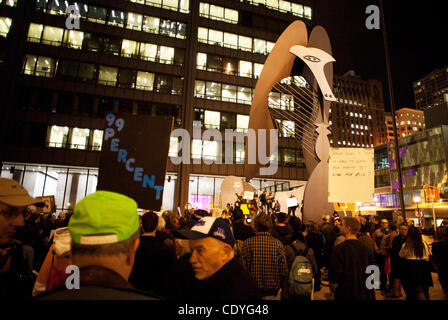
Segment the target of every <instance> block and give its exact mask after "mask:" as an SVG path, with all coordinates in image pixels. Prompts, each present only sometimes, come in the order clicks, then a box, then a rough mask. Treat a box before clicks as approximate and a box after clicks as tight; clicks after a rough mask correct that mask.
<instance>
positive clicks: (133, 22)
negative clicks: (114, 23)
mask: <svg viewBox="0 0 448 320" xmlns="http://www.w3.org/2000/svg"><path fill="white" fill-rule="evenodd" d="M142 25H143V15H141V14H136V13H133V12H128V19H127V24H126V28H127V29H133V30H142Z"/></svg>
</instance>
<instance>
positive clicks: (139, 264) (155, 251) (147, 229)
mask: <svg viewBox="0 0 448 320" xmlns="http://www.w3.org/2000/svg"><path fill="white" fill-rule="evenodd" d="M159 220H163V218H162V217H159V216H158V215H157V214H156V213H155V212H153V211H148V212H146V213H145V214H144V215H143V217H142V227H143V234H142V235H141V236H140V246H139V248H138V250H137V253H136V255H135V263H134V266H133V269H132V272H131V275H130V277H129V283H131V284H132V285H133V286H134V287H135V288H138V289H141V290H145V291H151V292H155V293H157V294H159V295H162V293H163V286H164V281H165V278H166V274H167V272H168V271H169V270H170V268H171V267H172V265H173V264H174V262H175V261H176V253H175V248H174V246H171V247H168V246H167V245H165V244H164V242H163V241H160V240H158V239H157V238H156V236H155V234H156V230H157V226H158V224H159ZM168 241H171V240H168ZM154 275H157V276H154Z"/></svg>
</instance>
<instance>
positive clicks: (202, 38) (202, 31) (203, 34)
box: [198, 27, 208, 43]
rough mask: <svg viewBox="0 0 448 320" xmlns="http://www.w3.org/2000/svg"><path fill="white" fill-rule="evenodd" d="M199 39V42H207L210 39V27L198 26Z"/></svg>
mask: <svg viewBox="0 0 448 320" xmlns="http://www.w3.org/2000/svg"><path fill="white" fill-rule="evenodd" d="M198 40H199V42H204V43H207V41H208V29H207V28H202V27H199V28H198Z"/></svg>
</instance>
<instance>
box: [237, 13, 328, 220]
mask: <svg viewBox="0 0 448 320" xmlns="http://www.w3.org/2000/svg"><path fill="white" fill-rule="evenodd" d="M334 61H335V60H334V59H333V57H332V51H331V44H330V40H329V37H328V35H327V33H326V31H325V29H324V28H323V27H320V26H316V27H315V28H313V30H312V32H311V34H310V37H309V38H308V32H307V28H306V25H305V24H304V23H303V22H302V21H295V22H293V23H291V24H290V25H289V26H288V27H287V28H286V29H285V31H284V32H283V33H282V34H281V35H280V37H279V38H278V40H277V42H276V44H275V46H274V48H273V49H272V51H271V52H270V54H269V56H268V57H267V59H266V62H265V64H264V67H263V70H262V72H261V74H260V77H259V79H258V81H257V85H256V87H255V91H254V96H253V100H252V104H251V110H250V117H249V129H253V130H255V131H256V132H258V131H257V130H259V129H267V130H269V129H280V130H282V131H288V130H291V134H290V136H292V137H294V138H295V139H296V140H297V142H298V143H299V145H300V146H301V148H302V150H303V156H304V159H305V164H306V168H307V171H308V174H309V179H308V182H307V185H306V189H305V194H304V199H303V221H309V220H312V221H316V222H317V221H320V219H321V217H322V215H324V214H331V213H332V212H333V204H332V203H329V202H328V158H329V149H330V143H329V141H328V134H329V133H330V131H329V130H328V127H329V124H328V118H329V109H330V104H331V102H332V101H336V98H335V96H334V94H333V91H332V88H333V66H332V62H334ZM292 75H293V76H296V77H297V76H298V77H300V79H302V80H303V83H301V84H299V85H297V83H292V82H291V81H286V79H291V76H292ZM296 77H294V78H296ZM273 89H275V90H276V91H280V92H284V93H288V95H292V96H293V98H294V101H293V103H292V104H291V106H289V107H288V108H282V107H280V108H279V107H275V106H274V107H272V106H271V105H270V103H269V96H270V93H271V91H272V90H273ZM279 118H282V119H287V120H290V121H294V122H295V126H294V127H293V128H282V127H281V126H280V125H279V124H278V123H277V121H275V120H273V119H279ZM257 139H258V137H257ZM257 143H259V141H257ZM269 143H270V141H269V136H268V137H267V141H266V144H267V146H268V147H267V148H266V149H267V150H269ZM247 148H248V146H247V145H246V161H245V163H246V165H245V175H246V179H247V180H249V179H251V178H252V177H254V176H255V175H256V174H257V173H258V170H259V168H260V166H261V165H260V163H256V164H248V161H247V156H248V152H247V151H248V149H247ZM260 172H261V171H260Z"/></svg>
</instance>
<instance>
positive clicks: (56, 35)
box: [42, 26, 64, 46]
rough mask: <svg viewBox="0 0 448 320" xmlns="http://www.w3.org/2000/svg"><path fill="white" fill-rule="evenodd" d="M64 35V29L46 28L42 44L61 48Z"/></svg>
mask: <svg viewBox="0 0 448 320" xmlns="http://www.w3.org/2000/svg"><path fill="white" fill-rule="evenodd" d="M63 35H64V29H62V28H55V27H50V26H45V27H44V32H43V34H42V43H44V44H49V45H52V46H60V45H61V43H62V36H63Z"/></svg>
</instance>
